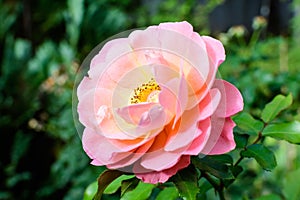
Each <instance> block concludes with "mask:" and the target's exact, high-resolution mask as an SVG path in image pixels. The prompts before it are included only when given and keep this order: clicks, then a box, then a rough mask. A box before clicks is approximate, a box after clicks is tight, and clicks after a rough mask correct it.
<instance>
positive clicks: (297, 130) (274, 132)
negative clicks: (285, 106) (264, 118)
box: [262, 121, 300, 144]
mask: <svg viewBox="0 0 300 200" xmlns="http://www.w3.org/2000/svg"><path fill="white" fill-rule="evenodd" d="M262 135H263V136H270V137H273V138H275V139H280V140H285V141H288V142H290V143H294V144H300V122H298V121H292V122H289V123H279V124H270V125H268V126H267V127H266V128H265V129H264V131H263V132H262Z"/></svg>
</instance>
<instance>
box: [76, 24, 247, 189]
mask: <svg viewBox="0 0 300 200" xmlns="http://www.w3.org/2000/svg"><path fill="white" fill-rule="evenodd" d="M224 60H225V51H224V47H223V45H222V44H221V43H220V42H219V41H218V40H216V39H213V38H211V37H207V36H200V35H199V34H198V33H196V32H193V27H192V26H191V25H190V24H189V23H187V22H178V23H161V24H160V25H158V26H151V27H148V28H147V29H145V30H137V31H133V32H132V33H131V34H130V35H129V37H128V38H119V39H114V40H111V41H109V42H107V43H106V44H105V45H104V46H103V48H102V49H101V50H100V52H99V53H98V54H97V55H96V56H95V57H94V58H93V59H92V61H91V63H90V69H89V71H88V77H84V78H83V80H82V81H81V83H80V85H79V86H78V89H77V95H78V99H79V103H78V113H79V120H80V122H81V123H82V124H83V125H84V126H85V129H84V132H83V136H82V143H83V148H84V150H85V152H86V153H87V154H88V155H89V157H90V158H91V159H92V162H91V164H93V165H105V166H106V167H107V168H109V169H119V170H124V171H127V172H133V173H135V175H136V176H137V177H138V178H139V179H142V180H143V181H144V182H149V183H158V182H165V181H167V180H168V179H169V178H170V177H171V176H173V175H174V174H175V173H176V172H177V171H178V170H180V169H182V168H185V167H187V166H188V165H189V164H190V156H191V155H199V154H203V155H213V154H223V153H226V152H229V151H230V150H232V149H234V148H235V142H234V139H233V127H234V126H235V124H234V122H233V121H232V120H231V118H230V117H231V116H232V115H234V114H236V113H237V112H239V111H241V110H242V109H243V99H242V96H241V94H240V92H239V91H238V90H237V88H236V87H234V86H233V85H232V84H230V83H228V82H226V81H224V80H221V79H216V78H215V77H216V73H217V69H218V66H219V65H220V64H221V63H222V62H223V61H224Z"/></svg>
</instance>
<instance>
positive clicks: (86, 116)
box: [77, 88, 112, 127]
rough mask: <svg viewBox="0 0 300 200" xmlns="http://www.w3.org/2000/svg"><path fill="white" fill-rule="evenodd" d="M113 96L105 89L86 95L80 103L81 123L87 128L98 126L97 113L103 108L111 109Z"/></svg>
mask: <svg viewBox="0 0 300 200" xmlns="http://www.w3.org/2000/svg"><path fill="white" fill-rule="evenodd" d="M102 95H103V96H102ZM111 96H112V94H111V91H109V90H106V89H103V88H99V89H94V90H90V91H89V92H87V93H85V95H84V96H82V97H81V98H80V101H79V102H78V107H77V112H78V113H79V121H80V122H81V123H82V124H83V125H84V126H86V127H96V126H98V124H99V119H97V118H98V117H97V112H98V110H99V109H100V107H101V106H105V107H107V108H109V107H110V103H111ZM103 114H105V113H103ZM103 117H105V116H103Z"/></svg>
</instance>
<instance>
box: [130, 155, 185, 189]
mask: <svg viewBox="0 0 300 200" xmlns="http://www.w3.org/2000/svg"><path fill="white" fill-rule="evenodd" d="M189 164H190V156H181V157H180V159H179V161H178V162H177V163H176V165H174V166H173V167H171V168H168V169H164V170H162V171H149V172H145V173H139V172H140V171H143V170H140V169H139V167H136V166H135V168H134V173H135V175H136V177H137V178H139V179H141V180H142V181H143V182H145V183H152V184H157V183H164V182H166V181H167V180H168V179H169V178H170V177H171V176H173V175H175V174H176V173H177V172H178V171H179V170H181V169H183V168H185V167H187V166H188V165H189Z"/></svg>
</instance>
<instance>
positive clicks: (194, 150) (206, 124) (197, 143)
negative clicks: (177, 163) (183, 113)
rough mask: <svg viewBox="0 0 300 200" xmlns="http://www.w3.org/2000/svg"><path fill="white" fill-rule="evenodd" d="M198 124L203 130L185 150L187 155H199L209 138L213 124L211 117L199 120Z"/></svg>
mask: <svg viewBox="0 0 300 200" xmlns="http://www.w3.org/2000/svg"><path fill="white" fill-rule="evenodd" d="M198 125H199V126H198V128H199V129H200V130H201V135H199V136H198V137H197V138H195V139H194V140H193V141H192V142H191V143H190V145H189V146H188V149H186V150H185V152H184V154H185V155H198V154H199V153H200V152H201V151H202V150H203V148H204V147H205V145H206V143H207V141H208V139H209V135H210V134H211V126H212V125H211V121H210V118H207V119H205V120H202V121H199V123H198Z"/></svg>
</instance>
